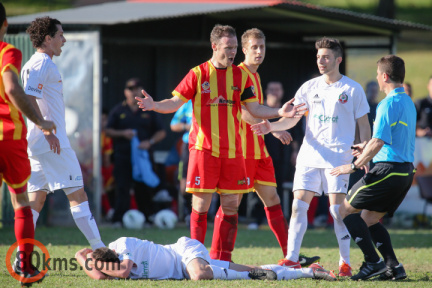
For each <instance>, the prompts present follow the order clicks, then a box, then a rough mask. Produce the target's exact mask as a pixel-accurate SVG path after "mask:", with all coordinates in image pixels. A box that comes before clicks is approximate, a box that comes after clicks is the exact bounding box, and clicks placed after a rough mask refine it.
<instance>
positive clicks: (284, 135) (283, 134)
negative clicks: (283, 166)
mask: <svg viewBox="0 0 432 288" xmlns="http://www.w3.org/2000/svg"><path fill="white" fill-rule="evenodd" d="M271 133H272V134H273V136H274V137H276V139H279V140H280V141H281V142H282V144H284V145H289V144H290V143H291V141H293V138H292V136H291V134H290V133H289V132H288V131H273V132H271Z"/></svg>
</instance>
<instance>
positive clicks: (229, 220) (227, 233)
mask: <svg viewBox="0 0 432 288" xmlns="http://www.w3.org/2000/svg"><path fill="white" fill-rule="evenodd" d="M221 214H222V219H221V220H220V222H221V223H220V229H219V234H220V235H219V238H220V248H221V249H220V251H219V257H218V258H216V259H220V260H224V261H231V254H232V251H233V250H234V244H235V241H236V238H237V224H238V214H234V215H225V214H223V213H221ZM212 249H213V247H212Z"/></svg>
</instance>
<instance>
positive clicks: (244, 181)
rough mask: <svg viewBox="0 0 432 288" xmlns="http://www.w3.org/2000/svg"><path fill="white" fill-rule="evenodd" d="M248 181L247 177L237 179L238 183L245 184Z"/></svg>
mask: <svg viewBox="0 0 432 288" xmlns="http://www.w3.org/2000/svg"><path fill="white" fill-rule="evenodd" d="M246 183H247V180H246V178H243V179H242V180H238V181H237V185H244V184H246Z"/></svg>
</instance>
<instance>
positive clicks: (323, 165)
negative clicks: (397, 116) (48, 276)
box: [252, 37, 370, 276]
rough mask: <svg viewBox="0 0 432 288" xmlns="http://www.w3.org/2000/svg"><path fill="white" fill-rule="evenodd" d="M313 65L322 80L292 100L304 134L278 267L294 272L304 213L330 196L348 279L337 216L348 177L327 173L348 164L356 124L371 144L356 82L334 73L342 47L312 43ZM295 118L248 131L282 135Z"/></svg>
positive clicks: (346, 241)
mask: <svg viewBox="0 0 432 288" xmlns="http://www.w3.org/2000/svg"><path fill="white" fill-rule="evenodd" d="M315 47H316V49H317V51H318V52H317V65H318V68H319V71H320V73H321V74H323V75H322V76H319V77H317V78H314V79H312V80H310V81H307V82H306V83H304V84H303V85H302V86H301V87H300V89H299V90H298V91H297V93H296V95H295V101H294V103H295V104H298V103H306V106H307V109H308V114H307V116H306V121H307V122H306V131H305V137H304V140H303V144H302V146H301V148H300V151H299V154H298V156H297V164H296V172H295V176H294V187H293V191H294V201H293V206H292V215H291V221H290V225H289V233H288V253H287V255H286V258H285V259H283V260H281V262H280V263H281V265H286V266H289V267H298V265H299V263H298V259H299V250H300V246H301V243H302V241H303V236H304V234H305V232H306V229H307V210H308V209H309V204H310V202H311V201H312V199H313V197H314V196H319V195H322V193H323V192H324V193H325V194H328V195H329V201H330V214H331V215H332V217H333V219H334V229H335V234H336V238H337V240H338V244H339V252H340V260H339V276H351V275H352V272H351V267H350V257H349V249H350V235H349V233H348V230H347V228H346V227H345V224H344V223H343V221H342V218H341V217H340V215H339V206H340V204H341V203H342V202H343V200H344V198H345V195H346V193H347V189H348V180H349V176H348V175H346V176H345V177H342V178H341V177H339V178H338V177H334V176H332V175H330V174H329V173H330V171H331V169H332V168H334V167H337V166H340V165H343V164H347V163H350V162H351V160H352V158H353V156H352V155H351V153H350V147H351V145H352V144H353V143H354V140H355V130H356V124H358V127H359V136H360V141H361V142H363V143H366V142H367V141H369V139H370V126H369V122H368V117H367V113H368V112H369V105H368V103H367V100H366V96H365V93H364V91H363V89H362V87H361V86H360V84H358V83H357V82H355V81H353V80H351V79H350V78H348V77H346V76H344V75H342V74H341V73H340V72H339V64H340V63H341V61H342V47H341V45H340V43H339V41H338V40H336V39H330V38H325V37H324V38H322V39H320V40H318V41H317V42H316V43H315ZM298 120H299V119H297V118H296V119H295V120H293V119H286V120H284V119H282V120H280V121H278V122H273V123H271V124H270V123H269V122H264V123H259V124H257V125H254V126H253V127H252V129H253V130H254V131H256V133H258V134H266V133H268V132H269V131H278V130H285V129H289V128H291V127H293V126H294V125H296V124H297V123H298Z"/></svg>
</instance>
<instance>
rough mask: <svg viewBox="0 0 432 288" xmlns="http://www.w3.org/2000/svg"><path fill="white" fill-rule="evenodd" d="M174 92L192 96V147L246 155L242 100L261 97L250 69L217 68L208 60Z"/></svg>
mask: <svg viewBox="0 0 432 288" xmlns="http://www.w3.org/2000/svg"><path fill="white" fill-rule="evenodd" d="M172 94H173V95H174V96H178V97H179V98H180V99H182V100H183V101H185V102H186V101H188V100H190V99H192V106H193V117H192V128H191V131H190V134H189V149H191V148H194V149H197V150H203V151H208V152H210V153H211V155H212V156H214V157H220V158H237V157H243V152H242V140H241V133H242V132H241V102H254V101H257V98H256V97H255V94H254V87H253V85H252V81H251V79H250V78H249V77H248V75H247V73H246V72H244V71H243V70H241V69H240V68H238V67H237V66H235V65H232V66H231V67H227V68H225V69H217V68H215V67H214V66H213V64H212V63H211V62H210V61H207V62H205V63H203V64H201V65H199V66H196V67H195V68H193V69H191V70H190V71H189V73H188V74H187V75H186V76H185V78H184V79H183V80H182V81H181V82H180V84H179V85H178V86H177V87H176V89H175V90H174V91H173V92H172Z"/></svg>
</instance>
